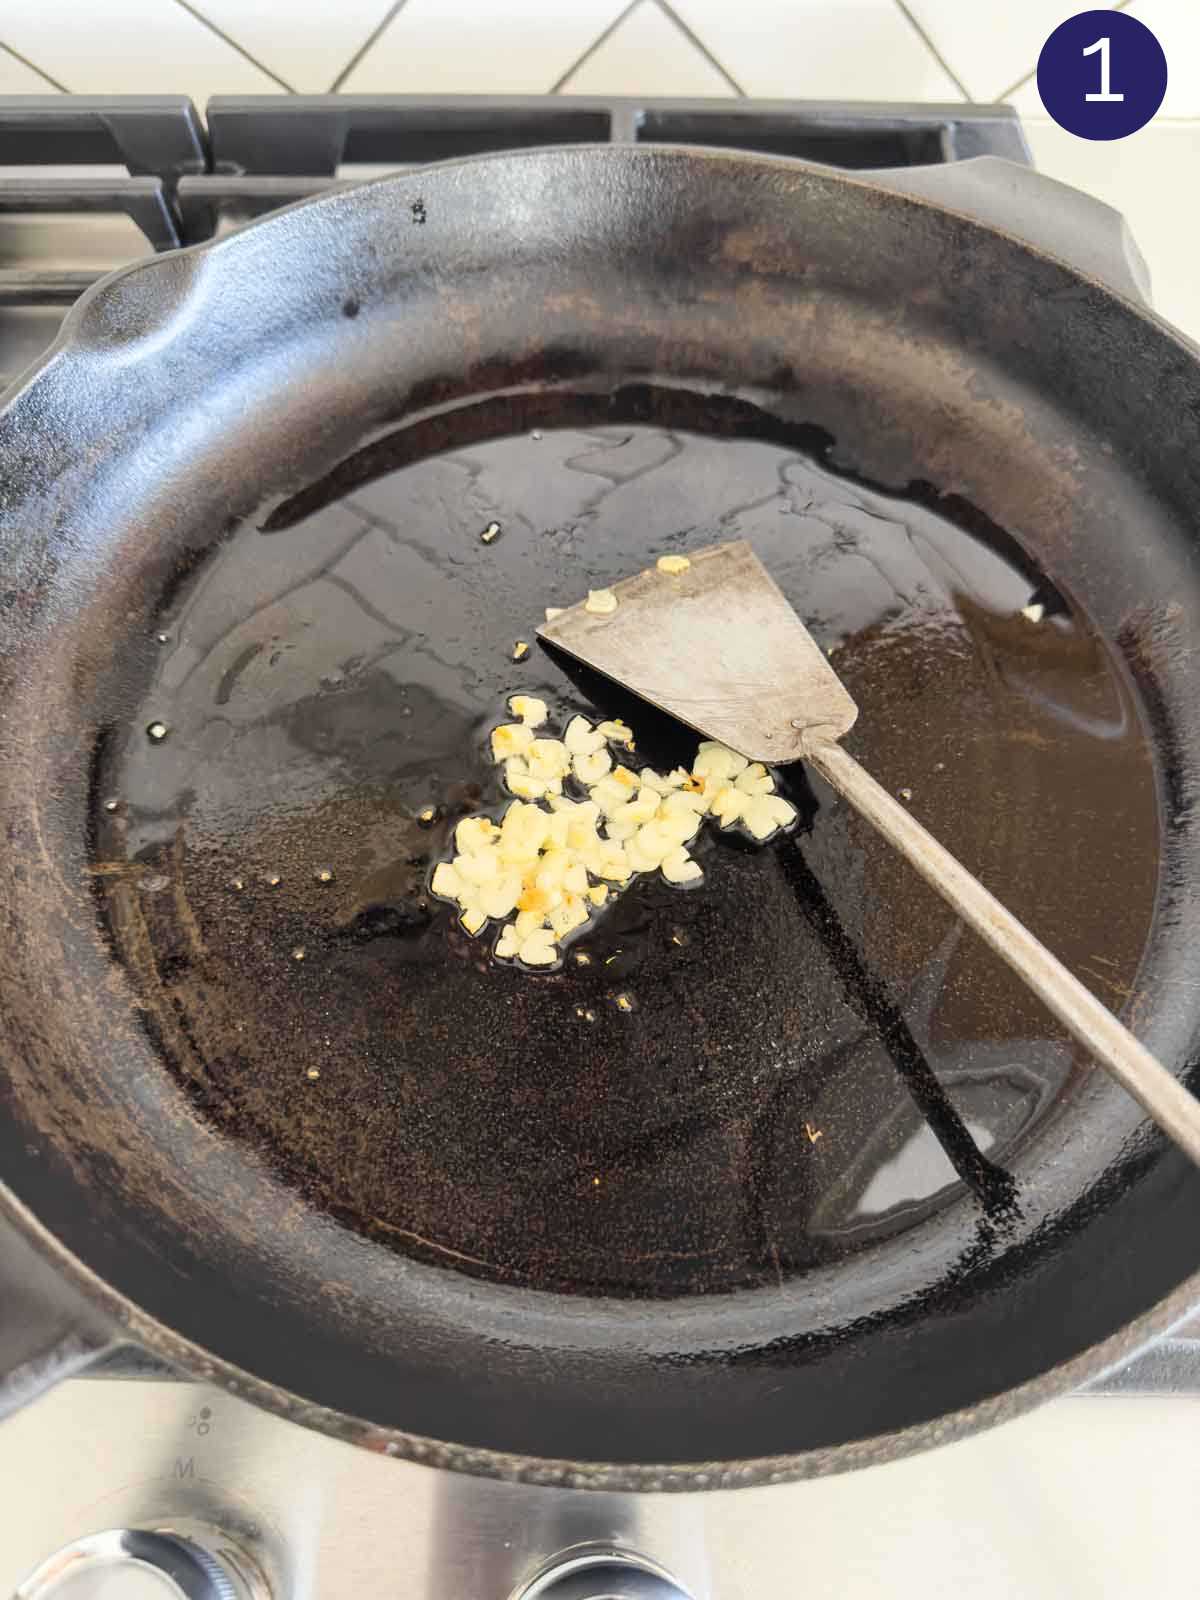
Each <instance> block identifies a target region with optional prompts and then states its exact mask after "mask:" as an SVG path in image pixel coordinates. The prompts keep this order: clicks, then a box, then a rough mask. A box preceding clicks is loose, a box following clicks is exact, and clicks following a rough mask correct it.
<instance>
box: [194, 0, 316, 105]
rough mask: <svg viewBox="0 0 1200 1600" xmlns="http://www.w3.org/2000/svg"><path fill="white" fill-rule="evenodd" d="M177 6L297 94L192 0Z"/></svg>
mask: <svg viewBox="0 0 1200 1600" xmlns="http://www.w3.org/2000/svg"><path fill="white" fill-rule="evenodd" d="M175 4H176V5H177V6H178V7H179V9H180V10H181V11H186V12H187V14H188V16H189V17H191V18H192V20H193V22H198V23H199V24H200V26H201V27H202V28H207V29H208V31H209V33H211V34H214V35H215V36H216V38H218V39H220V40H221V42H222V43H223V44H227V45H228V46H229V48H230V49H231V50H236V51H237V53H238V55H239V56H241V58H242V60H243V61H248V62H249V63H250V65H251V66H252V67H257V68H258V70H259V72H262V73H264V74H265V75H266V76H267V77H268V78H270V79H271V81H272V83H277V84H278V85H279V87H280V88H281V89H284V90H286V92H287V93H288V94H295V92H296V91H295V89H293V88H292V86H291V84H290V83H288V82H287V81H286V80H285V79H283V78H281V77H280V76H279V74H278V73H277V72H272V71H271V69H270V67H268V66H266V65H264V63H263V62H261V61H260V60H259V59H258V57H257V56H252V55H251V54H250V52H249V50H247V49H246V47H245V46H244V45H240V44H239V43H238V42H237V40H236V39H232V38H230V36H229V34H227V33H226V32H225V30H224V28H219V27H218V26H217V24H216V23H215V22H212V21H210V20H209V18H208V17H206V16H205V15H204V13H203V12H202V11H197V9H196V7H195V6H194V5H193V4H192V3H191V0H175Z"/></svg>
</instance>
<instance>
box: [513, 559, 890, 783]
mask: <svg viewBox="0 0 1200 1600" xmlns="http://www.w3.org/2000/svg"><path fill="white" fill-rule="evenodd" d="M688 559H689V560H690V562H691V566H690V567H689V568H688V570H687V571H686V572H683V573H680V574H679V575H678V576H671V575H668V574H667V573H663V572H659V571H658V569H657V568H650V569H649V570H648V571H646V572H641V573H638V575H637V576H636V577H633V578H626V579H625V580H624V581H623V582H621V583H617V584H614V585H613V586H612V588H613V592H614V594H615V595H616V596H617V602H618V603H617V609H616V610H615V611H614V612H612V613H611V614H610V615H608V616H598V615H595V614H593V613H592V612H590V611H586V610H585V609H584V606H583V604H582V603H581V604H579V605H574V606H570V607H569V608H568V609H567V610H565V611H563V612H562V614H561V615H560V616H557V617H555V618H554V620H553V621H552V622H546V623H544V624H543V625H542V627H540V628H539V629H538V634H539V636H540V637H541V638H542V639H544V640H545V641H546V643H547V644H550V645H555V646H557V647H558V648H559V649H560V650H565V651H566V652H567V654H568V655H571V656H574V657H575V658H576V660H578V661H582V662H584V663H585V664H586V665H587V666H589V667H592V668H594V669H595V671H597V672H602V673H603V674H604V676H605V677H607V678H612V679H613V680H614V681H615V682H617V683H619V684H621V685H623V687H625V688H626V689H630V690H632V691H633V693H634V694H636V695H639V696H640V697H641V698H642V699H643V700H648V701H650V703H651V704H652V705H655V706H658V707H660V708H661V709H662V710H663V711H667V712H670V714H671V715H672V716H674V717H677V718H678V719H679V720H680V722H684V723H686V724H687V725H688V727H690V728H694V729H695V730H696V732H697V733H700V734H703V735H704V737H705V738H707V739H716V740H718V741H719V742H720V743H721V744H725V745H728V746H729V747H730V749H731V750H736V751H738V753H739V754H741V755H744V756H746V757H747V758H748V759H749V760H751V761H763V762H767V763H769V764H771V765H783V764H784V763H786V762H789V761H798V760H800V759H801V757H802V756H803V755H804V754H805V749H806V743H805V741H806V739H809V740H811V739H812V738H813V737H814V735H818V734H819V735H820V736H821V737H823V738H829V739H840V738H841V736H842V735H843V734H844V733H846V732H848V730H849V729H850V728H852V727H853V726H854V719H855V718H856V717H857V715H858V708H857V706H856V705H855V704H854V701H853V700H852V699H851V698H850V696H849V694H848V693H847V692H846V689H845V688H844V686H843V684H842V682H841V680H840V679H839V677H838V675H837V673H836V672H835V671H834V670H833V668H832V667H831V666H830V664H829V662H828V660H827V659H826V657H825V655H824V653H823V651H822V650H821V647H820V646H819V645H818V644H817V642H816V640H815V639H814V638H813V636H812V635H811V634H810V633H809V631H808V629H807V628H806V627H805V626H804V624H803V623H802V622H801V620H800V618H799V617H798V616H797V615H796V613H795V611H794V610H793V608H792V606H791V604H790V602H789V601H788V599H787V598H786V596H785V595H784V594H783V592H782V590H781V589H780V588H779V586H778V584H777V583H776V582H775V580H774V579H773V578H772V577H771V575H770V573H769V572H768V571H767V569H766V568H765V567H764V566H763V564H762V562H761V561H760V560H759V559H758V557H757V556H756V555H755V553H754V551H753V550H752V549H751V548H750V546H749V545H748V544H747V543H746V541H745V540H744V539H738V540H735V541H733V542H732V543H730V544H718V545H710V546H709V547H708V548H707V549H704V550H694V551H689V552H688Z"/></svg>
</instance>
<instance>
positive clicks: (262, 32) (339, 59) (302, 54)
mask: <svg viewBox="0 0 1200 1600" xmlns="http://www.w3.org/2000/svg"><path fill="white" fill-rule="evenodd" d="M192 8H193V10H195V11H198V12H199V13H200V14H201V15H202V16H205V17H207V18H208V20H209V21H210V22H212V23H213V24H215V26H216V27H218V28H220V29H221V31H222V33H224V34H226V35H227V36H228V37H229V38H230V39H236V40H237V42H238V44H240V45H242V46H243V48H244V49H246V50H247V51H249V53H250V54H251V55H252V56H253V57H254V59H255V60H256V61H259V62H261V63H262V65H263V66H264V67H266V68H267V69H268V70H269V71H270V72H274V73H276V74H278V76H279V77H280V78H282V79H283V81H284V82H285V83H286V84H287V85H288V87H289V88H291V89H294V90H295V91H296V93H297V94H325V93H327V92H328V90H329V89H330V87H331V86H332V84H333V82H334V80H335V79H336V78H337V77H338V75H339V74H340V73H341V71H342V69H343V68H344V67H346V66H348V65H349V63H350V61H351V60H352V59H353V57H354V56H355V55H356V54H357V52H358V51H359V50H361V49H362V47H363V45H364V44H366V43H367V41H368V40H369V39H370V37H371V35H372V33H373V32H374V31H375V29H376V28H377V27H378V26H379V24H380V23H381V22H382V21H383V19H384V18H385V17H386V16H387V14H388V12H389V11H390V10H391V9H392V0H336V3H335V4H331V3H330V0H286V3H284V4H281V0H192Z"/></svg>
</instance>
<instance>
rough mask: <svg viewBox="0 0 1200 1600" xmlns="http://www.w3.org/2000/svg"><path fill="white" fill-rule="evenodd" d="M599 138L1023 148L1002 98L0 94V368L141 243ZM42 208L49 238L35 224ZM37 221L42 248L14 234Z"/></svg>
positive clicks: (908, 161)
mask: <svg viewBox="0 0 1200 1600" xmlns="http://www.w3.org/2000/svg"><path fill="white" fill-rule="evenodd" d="M594 142H620V143H627V142H637V143H645V144H654V143H657V144H690V145H710V146H719V147H722V148H725V149H732V150H748V151H760V152H763V153H765V154H771V155H784V156H799V157H803V158H806V159H808V160H816V161H822V162H826V163H828V164H830V165H832V166H840V167H846V168H854V169H859V170H861V169H866V168H871V167H911V166H921V165H928V164H940V163H945V162H951V161H960V160H964V159H966V158H968V157H971V156H978V155H997V156H1004V157H1007V158H1008V159H1009V160H1011V161H1018V162H1022V163H1028V162H1029V152H1028V149H1027V147H1026V144H1025V140H1024V137H1023V135H1022V133H1021V127H1020V123H1019V121H1018V120H1017V117H1016V114H1015V113H1014V112H1013V111H1011V110H1010V109H1009V108H1008V107H1005V106H969V105H900V104H895V105H893V104H878V105H876V104H866V103H864V104H845V103H843V104H836V103H832V102H831V103H825V102H817V101H763V100H668V99H620V98H614V99H593V98H583V97H579V98H576V97H566V96H550V95H543V96H534V97H521V96H497V97H494V98H492V97H479V96H467V95H450V96H441V97H436V98H423V97H419V96H409V95H260V96H246V97H241V96H236V97H235V96H227V97H218V98H215V99H213V100H210V101H209V103H208V107H207V110H206V113H205V117H204V119H203V120H201V118H200V116H199V115H198V113H197V111H196V109H195V107H194V106H193V105H192V102H191V101H190V100H188V99H186V98H185V97H183V96H180V95H153V96H139V95H113V96H82V95H21V96H10V97H3V96H0V318H2V320H0V384H3V383H4V382H5V381H6V380H7V379H10V378H11V377H13V376H15V375H16V373H18V372H19V371H20V370H21V369H22V367H24V366H25V365H26V364H27V363H28V362H29V361H30V360H32V359H33V358H34V357H35V356H36V355H37V354H38V353H39V351H40V350H42V349H44V348H45V346H46V345H47V344H48V343H49V342H50V340H51V339H52V338H53V336H54V332H55V331H56V328H57V325H58V321H59V320H61V315H62V308H63V307H65V306H68V305H70V304H71V303H73V302H74V301H75V300H76V299H77V298H78V297H79V295H80V294H82V293H83V291H84V290H85V289H86V288H87V287H88V286H89V285H90V284H91V283H93V282H94V281H95V280H96V279H97V278H98V277H100V276H102V275H103V273H104V272H106V271H109V270H111V269H112V267H115V266H119V265H122V264H123V263H124V262H125V261H128V260H130V259H134V258H136V257H137V256H138V255H140V254H143V253H144V250H143V245H144V246H145V247H148V248H149V249H151V250H167V249H172V248H174V247H176V246H178V245H186V244H196V243H200V242H202V241H203V240H205V239H210V238H213V237H215V236H217V235H219V234H221V233H223V232H226V231H228V230H229V229H230V228H232V227H235V226H237V225H238V224H239V223H242V222H245V221H248V220H249V219H251V218H253V217H258V216H262V215H263V214H264V213H266V212H269V211H273V210H275V209H277V208H278V207H279V206H283V205H289V204H291V203H292V202H293V201H295V200H303V199H306V198H308V197H309V196H311V195H314V194H319V193H321V192H322V191H323V190H326V189H328V188H331V187H334V186H336V185H339V184H344V183H347V182H351V181H354V179H355V178H358V177H362V176H365V175H367V173H368V172H370V171H376V172H378V171H386V170H391V169H397V168H405V167H412V166H419V165H421V164H423V163H426V162H430V161H440V160H445V159H447V158H449V157H455V156H465V155H479V154H484V153H487V152H493V151H502V150H517V149H529V148H532V147H536V146H545V145H562V144H583V143H594ZM104 217H109V218H118V219H121V218H125V219H128V220H129V222H130V223H132V224H133V225H135V227H136V230H137V231H136V233H135V234H134V235H133V240H134V243H133V246H132V248H130V247H129V246H128V242H127V243H126V246H125V247H124V249H125V253H124V254H123V255H121V254H119V253H118V254H117V256H116V257H115V258H106V259H104V260H101V261H97V260H96V259H94V252H91V251H88V250H83V249H77V248H76V246H77V245H79V244H80V243H81V241H82V235H83V232H84V228H85V222H86V220H87V219H92V220H93V221H95V220H96V219H98V218H104ZM72 219H74V221H75V232H74V234H73V232H72V228H71V222H72ZM40 220H43V221H45V223H46V227H45V228H44V229H42V230H41V231H40V232H39V231H38V227H39V221H40ZM51 221H53V222H54V223H55V224H56V232H55V235H54V239H55V242H54V244H53V248H52V249H51V248H48V247H46V245H45V240H44V238H43V237H42V235H43V234H48V232H49V224H50V222H51ZM64 223H65V224H66V225H65V226H64ZM31 230H33V231H32V233H31ZM34 236H36V237H37V240H38V245H39V248H37V249H36V250H32V251H25V250H23V244H22V241H23V240H28V239H29V238H31V237H34Z"/></svg>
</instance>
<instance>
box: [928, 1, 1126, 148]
mask: <svg viewBox="0 0 1200 1600" xmlns="http://www.w3.org/2000/svg"><path fill="white" fill-rule="evenodd" d="M897 3H899V0H897ZM1132 3H1133V0H1117V3H1116V5H1115V6H1102V7H1100V9H1101V10H1103V11H1124V10H1125V9H1126V8H1127V7H1128V6H1130V5H1132ZM1036 74H1037V63H1036V62H1034V64H1033V66H1032V67H1030V69H1029V71H1028V72H1026V73H1025V74H1024V75H1023V76H1022V77H1020V78H1018V79H1017V81H1016V83H1010V84H1009V86H1008V88H1007V89H1005V91H1004V93H1003V94H998V95H997V96H996V99H995V104H996V105H1002V104H1003V103H1004V101H1005V100H1007V99H1008V97H1009V95H1013V94H1016V92H1017V90H1018V89H1023V88H1024V87H1025V85H1026V84H1027V83H1028V82H1029V80H1030V78H1032V77H1034V76H1036ZM1053 120H1054V119H1053V118H1051V121H1053Z"/></svg>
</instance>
